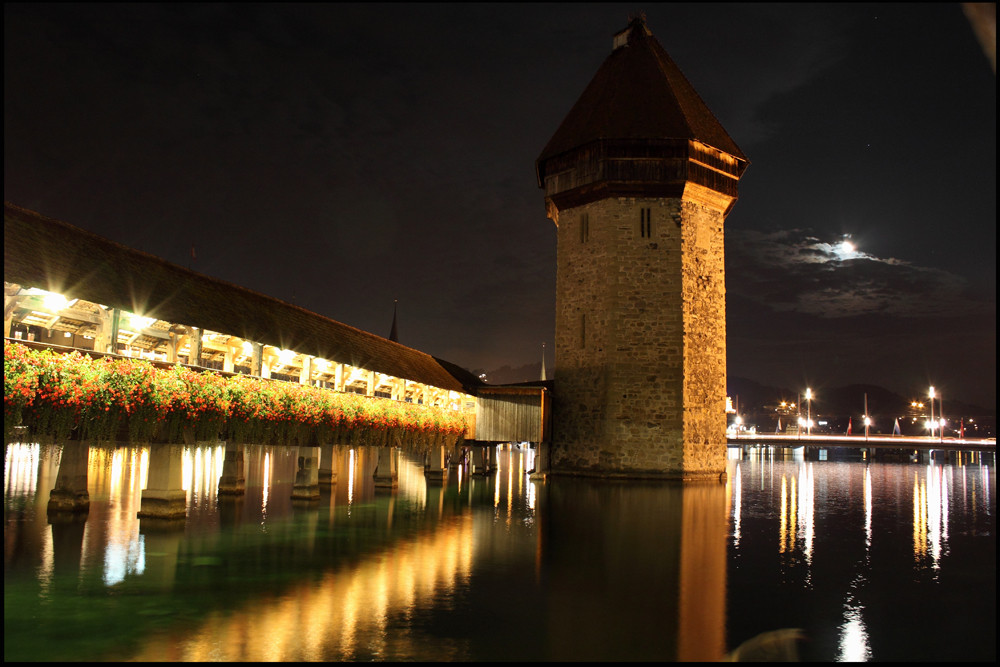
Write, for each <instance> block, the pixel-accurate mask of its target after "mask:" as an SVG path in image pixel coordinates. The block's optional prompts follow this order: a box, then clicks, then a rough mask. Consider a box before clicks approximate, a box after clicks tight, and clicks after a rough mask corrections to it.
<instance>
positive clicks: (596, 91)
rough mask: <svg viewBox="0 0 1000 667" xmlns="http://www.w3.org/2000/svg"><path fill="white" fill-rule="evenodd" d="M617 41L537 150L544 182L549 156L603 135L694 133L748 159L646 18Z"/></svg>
mask: <svg viewBox="0 0 1000 667" xmlns="http://www.w3.org/2000/svg"><path fill="white" fill-rule="evenodd" d="M615 44H616V46H617V48H615V49H614V51H612V52H611V55H609V56H608V57H607V59H605V61H604V63H603V64H602V65H601V67H600V69H598V70H597V74H595V75H594V78H593V79H592V80H591V81H590V84H589V85H588V86H587V88H586V90H584V91H583V94H582V95H580V99H578V100H577V102H576V104H574V105H573V108H572V109H571V110H570V112H569V114H567V116H566V118H565V119H564V120H563V122H562V124H561V125H560V126H559V129H558V130H556V133H555V134H554V135H553V136H552V138H551V139H550V140H549V143H548V144H547V145H546V146H545V149H544V150H543V151H542V153H541V155H540V156H539V158H538V163H537V164H538V165H539V174H538V176H539V184H540V185H541V183H542V182H543V181H544V171H543V165H542V163H543V162H544V161H545V160H547V159H549V158H552V157H555V156H557V155H559V154H561V153H564V152H566V151H569V150H572V149H574V148H578V147H580V146H583V145H586V144H588V143H591V142H593V141H596V140H601V139H611V140H615V139H626V140H628V139H694V140H697V141H700V142H702V143H704V144H708V145H709V146H712V147H713V148H716V149H719V150H721V151H723V152H726V153H729V154H730V155H732V156H733V157H735V158H738V159H740V160H743V161H744V162H746V161H747V158H746V156H745V155H744V154H743V151H741V150H740V148H739V146H737V145H736V142H735V141H733V139H732V138H731V137H730V136H729V134H728V133H727V132H726V130H725V129H724V128H723V127H722V124H721V123H719V121H718V120H717V119H716V118H715V116H714V115H713V114H712V112H711V111H710V110H709V108H708V106H707V105H706V104H705V102H704V101H703V100H702V99H701V97H700V96H699V95H698V93H697V92H695V89H694V87H693V86H692V85H691V84H690V83H689V82H688V80H687V79H686V78H685V77H684V75H683V74H682V73H681V70H680V68H679V67H677V65H676V64H675V63H674V61H673V60H672V59H671V58H670V56H669V55H667V52H666V50H664V48H663V47H662V46H661V45H660V43H659V42H658V41H657V40H656V38H655V37H653V35H652V33H651V32H650V31H649V29H648V28H647V27H646V23H645V19H644V18H642V17H639V18H636V19H633V20H632V21H631V23H630V24H629V26H628V28H626V29H625V30H624V31H622V32H621V33H619V34H618V36H616V40H615Z"/></svg>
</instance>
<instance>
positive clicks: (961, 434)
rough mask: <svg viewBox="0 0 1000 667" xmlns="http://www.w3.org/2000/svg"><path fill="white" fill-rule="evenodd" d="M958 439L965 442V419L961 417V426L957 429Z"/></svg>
mask: <svg viewBox="0 0 1000 667" xmlns="http://www.w3.org/2000/svg"><path fill="white" fill-rule="evenodd" d="M958 437H959V438H961V439H962V440H965V417H962V421H961V424H960V425H959V427H958Z"/></svg>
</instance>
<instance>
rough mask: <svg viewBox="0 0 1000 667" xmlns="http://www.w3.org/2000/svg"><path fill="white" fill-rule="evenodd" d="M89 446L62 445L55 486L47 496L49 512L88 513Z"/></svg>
mask: <svg viewBox="0 0 1000 667" xmlns="http://www.w3.org/2000/svg"><path fill="white" fill-rule="evenodd" d="M89 455H90V446H89V445H86V444H84V443H82V442H77V441H70V442H67V443H66V444H65V445H63V448H62V457H61V458H60V459H59V473H58V474H57V475H56V485H55V487H54V488H53V489H52V492H51V493H50V494H49V505H48V511H49V512H72V513H81V514H82V513H86V512H88V511H90V492H89V491H88V490H87V465H88V461H89V459H90V456H89Z"/></svg>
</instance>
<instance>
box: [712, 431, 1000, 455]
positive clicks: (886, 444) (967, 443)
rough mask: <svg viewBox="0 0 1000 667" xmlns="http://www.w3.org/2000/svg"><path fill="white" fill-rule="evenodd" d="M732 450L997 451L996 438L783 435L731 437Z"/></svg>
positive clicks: (729, 440)
mask: <svg viewBox="0 0 1000 667" xmlns="http://www.w3.org/2000/svg"><path fill="white" fill-rule="evenodd" d="M728 444H729V446H730V447H758V446H761V447H815V448H824V447H825V448H833V447H847V448H855V449H865V448H882V449H947V450H977V451H995V450H996V447H997V441H996V438H939V437H931V436H900V435H868V436H865V435H864V434H860V435H830V434H823V435H806V434H796V435H781V434H773V435H768V434H761V433H757V434H754V435H743V436H739V437H729V438H728Z"/></svg>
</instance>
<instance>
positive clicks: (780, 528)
mask: <svg viewBox="0 0 1000 667" xmlns="http://www.w3.org/2000/svg"><path fill="white" fill-rule="evenodd" d="M81 447H82V446H81V445H80V444H79V443H67V444H66V445H64V446H57V445H49V446H45V445H37V444H34V445H32V444H14V445H8V446H7V449H6V457H5V468H4V484H5V495H4V520H5V523H4V659H5V660H38V661H42V660H44V661H59V660H73V661H76V660H79V661H82V660H173V661H195V660H199V661H219V660H222V661H243V660H246V661H264V660H267V661H278V660H281V661H291V660H296V661H303V660H358V661H360V660H378V661H384V660H435V661H438V660H608V661H610V660H696V659H719V658H722V657H723V656H724V655H726V653H727V652H729V651H731V650H733V649H734V648H735V647H737V646H739V645H740V644H742V643H743V642H746V641H747V640H750V639H752V638H754V637H757V636H759V635H761V634H762V633H766V632H770V631H775V630H780V629H783V628H801V629H802V630H803V632H804V636H805V639H804V640H803V641H802V642H801V643H799V644H798V649H799V653H800V655H801V657H802V658H803V659H811V660H823V661H834V660H851V661H856V660H995V659H996V630H995V627H996V535H995V515H996V477H995V472H996V466H995V458H994V454H992V453H990V454H987V455H981V454H970V453H961V454H954V453H953V454H952V455H951V456H950V457H949V458H948V459H946V460H928V459H927V458H923V459H922V460H919V461H911V460H909V458H908V457H906V456H902V457H901V459H902V460H901V461H899V462H893V461H889V460H886V458H885V457H883V458H876V459H875V460H874V461H871V460H869V461H866V460H862V459H861V458H860V455H859V454H850V455H845V454H839V455H837V456H841V457H843V456H851V457H853V458H854V460H836V461H834V460H804V457H803V455H802V450H781V449H777V450H775V449H759V450H752V451H751V452H749V453H747V454H742V453H741V452H739V451H738V450H730V452H731V457H735V458H731V459H730V461H729V477H728V481H727V483H726V484H708V485H694V486H678V485H666V484H637V483H600V482H595V481H585V480H570V479H551V478H550V479H549V480H548V481H547V482H532V481H529V479H528V477H527V474H526V471H527V470H529V469H531V468H532V466H533V463H532V460H531V454H532V453H531V451H530V450H526V451H516V450H515V451H506V450H502V451H500V453H499V457H498V458H499V462H500V470H499V472H498V473H496V474H494V475H492V476H487V477H482V476H469V475H468V474H467V470H465V469H463V468H453V469H452V470H451V471H450V477H449V479H448V480H447V483H446V484H445V485H443V486H442V485H438V486H435V485H433V484H430V485H429V484H427V483H426V482H425V480H424V477H423V468H422V465H420V464H418V463H417V462H415V461H412V460H409V459H407V458H405V457H403V458H402V459H401V462H400V469H399V486H398V488H397V489H396V490H395V491H393V492H386V491H381V490H379V491H376V489H375V488H374V484H373V481H372V473H373V470H374V466H375V450H370V449H368V448H363V447H362V448H356V449H353V450H349V449H346V448H344V449H341V450H340V451H339V455H338V459H337V464H338V465H337V467H338V480H337V484H336V485H335V486H333V487H322V488H321V496H320V499H319V501H314V502H307V501H306V502H303V501H293V500H292V498H291V496H292V486H293V481H294V479H295V475H296V469H297V465H298V463H297V462H298V456H297V454H298V453H297V451H296V449H295V448H283V447H267V446H248V447H246V448H245V450H244V455H245V462H246V463H245V466H246V467H245V478H246V491H245V494H244V495H242V496H240V497H236V498H233V497H227V496H220V495H219V494H218V493H217V490H218V485H219V478H220V475H221V473H222V466H223V460H224V456H225V448H224V446H220V445H208V444H205V445H203V446H196V447H188V448H184V449H183V479H184V488H185V489H186V493H187V518H186V520H181V521H163V520H153V519H138V518H136V513H137V511H138V509H139V506H140V499H141V492H142V489H143V488H145V486H146V477H147V471H148V465H149V464H148V462H149V460H150V450H149V448H148V447H147V448H142V447H118V448H96V447H91V448H89V451H86V452H83V454H85V455H86V456H87V457H88V465H87V470H88V472H87V487H88V490H89V495H90V508H89V512H87V513H86V514H85V515H82V516H76V517H74V516H66V515H58V514H48V513H47V511H46V507H47V503H48V500H49V494H50V491H51V489H52V488H53V487H54V485H55V482H56V476H57V473H58V470H59V463H60V461H61V460H62V459H63V457H64V456H65V457H66V458H67V460H70V459H71V458H72V457H74V456H76V457H79V456H80V455H81V451H80V450H79V448H81ZM74 448H77V449H74ZM824 455H825V453H824V454H819V455H817V458H823V456H824ZM834 456H835V453H834V452H833V451H831V452H830V453H829V458H833V457H834ZM809 458H813V457H812V456H810V457H809Z"/></svg>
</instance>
